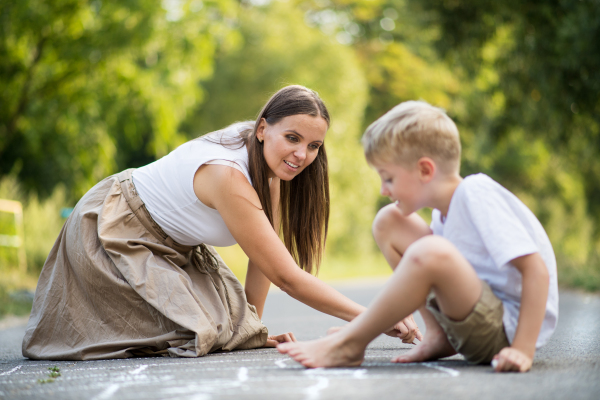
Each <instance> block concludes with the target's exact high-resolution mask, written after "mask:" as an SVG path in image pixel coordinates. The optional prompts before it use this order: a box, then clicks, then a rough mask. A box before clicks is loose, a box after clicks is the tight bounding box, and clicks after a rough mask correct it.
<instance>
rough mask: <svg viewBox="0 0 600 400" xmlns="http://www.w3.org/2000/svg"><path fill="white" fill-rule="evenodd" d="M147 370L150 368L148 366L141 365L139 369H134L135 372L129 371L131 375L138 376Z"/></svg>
mask: <svg viewBox="0 0 600 400" xmlns="http://www.w3.org/2000/svg"><path fill="white" fill-rule="evenodd" d="M146 368H148V366H147V365H140V366H139V367H138V368H136V369H134V370H133V371H129V373H130V374H131V375H137V374H139V373H140V372H142V371H143V370H145V369H146Z"/></svg>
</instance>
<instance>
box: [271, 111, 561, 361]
mask: <svg viewBox="0 0 600 400" xmlns="http://www.w3.org/2000/svg"><path fill="white" fill-rule="evenodd" d="M363 145H364V148H365V154H366V157H367V160H368V162H369V163H370V164H371V165H372V166H373V167H374V168H375V169H376V170H377V172H378V173H379V175H380V177H381V194H383V195H385V196H389V197H390V198H391V199H392V200H393V201H395V203H393V204H390V205H388V206H386V207H384V208H383V209H381V211H380V212H379V213H378V214H377V217H376V219H375V222H374V224H373V232H374V236H375V240H376V241H377V244H378V245H379V248H380V249H381V251H382V252H383V254H384V256H385V258H386V260H387V261H388V263H389V264H390V265H391V266H392V268H394V269H395V271H394V274H393V275H392V277H391V278H390V280H389V281H388V283H387V285H386V286H385V288H384V289H383V291H382V292H381V293H380V294H379V295H378V296H377V297H376V299H375V300H374V301H373V303H372V304H371V306H370V307H369V309H368V310H367V311H365V312H364V313H363V314H361V315H360V316H358V317H357V318H355V319H354V320H353V321H352V322H351V323H349V324H348V325H346V326H345V327H344V328H343V329H341V330H339V331H338V332H336V333H334V334H332V335H329V336H326V337H324V338H322V339H319V340H316V341H312V342H296V343H284V344H280V345H279V346H277V348H278V350H279V351H280V352H282V353H287V354H289V355H290V356H291V357H292V358H294V359H295V360H296V361H298V362H300V363H302V364H303V365H305V366H307V367H335V366H346V365H358V364H360V363H361V362H362V361H363V358H364V352H365V348H366V346H367V344H368V343H369V342H370V341H372V340H373V339H375V338H376V337H377V336H378V335H379V334H381V333H382V332H384V331H387V330H388V329H389V328H390V327H391V326H392V325H394V324H395V323H396V322H398V321H400V320H402V319H403V318H404V317H406V316H408V315H409V314H410V313H412V312H414V311H415V310H417V309H419V311H420V312H421V315H422V317H423V319H424V321H425V324H426V328H427V329H426V332H425V337H424V339H423V341H422V342H421V343H419V344H418V345H417V346H416V347H415V348H413V349H411V350H410V351H409V352H407V353H406V354H403V355H401V356H398V357H396V358H395V359H394V360H393V361H394V362H415V361H426V360H431V359H437V358H440V357H446V356H450V355H453V354H455V353H456V352H459V353H461V354H462V355H463V356H464V357H465V358H466V359H467V360H468V361H470V362H473V363H490V362H491V361H492V360H493V359H496V360H497V365H496V367H495V368H496V370H497V371H521V372H524V371H528V370H529V369H530V368H531V363H532V360H533V356H534V353H535V350H536V347H540V346H542V345H543V344H544V343H546V341H547V340H548V338H549V337H550V335H551V334H552V332H553V331H554V328H555V327H556V322H557V318H558V288H557V282H556V261H555V258H554V253H553V250H552V246H551V244H550V241H549V239H548V236H547V235H546V233H545V231H544V229H543V228H542V225H541V224H540V223H539V221H538V220H537V219H536V217H535V216H534V215H533V213H532V212H531V211H530V210H529V209H528V208H527V207H526V206H525V205H524V204H523V203H522V202H521V201H520V200H519V199H518V198H517V197H515V196H514V195H513V194H512V193H510V192H509V191H508V190H506V189H505V188H503V187H502V186H501V185H500V184H498V183H496V182H495V181H494V180H492V179H491V178H489V177H488V176H486V175H483V174H477V175H471V176H468V177H466V178H465V179H462V178H461V177H460V175H459V168H460V141H459V136H458V130H457V128H456V125H454V123H453V122H452V120H451V119H450V118H449V117H448V116H447V115H446V114H445V113H444V111H443V110H441V109H438V108H435V107H432V106H430V105H429V104H427V103H425V102H415V101H410V102H405V103H402V104H400V105H398V106H396V107H395V108H393V109H392V110H391V111H389V112H388V113H387V114H385V115H384V116H383V117H381V118H380V119H379V120H377V121H375V122H374V123H373V124H372V125H371V126H369V128H368V129H367V131H366V133H365V135H364V137H363ZM423 207H431V208H433V209H434V210H433V215H432V223H431V227H429V226H427V224H426V223H425V221H423V219H421V218H420V217H419V216H418V215H417V214H415V211H417V210H419V209H420V208H423ZM431 233H433V235H431Z"/></svg>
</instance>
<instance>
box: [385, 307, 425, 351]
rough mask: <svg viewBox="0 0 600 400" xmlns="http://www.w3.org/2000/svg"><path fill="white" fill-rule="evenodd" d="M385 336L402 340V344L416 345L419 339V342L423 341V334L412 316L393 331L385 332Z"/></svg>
mask: <svg viewBox="0 0 600 400" xmlns="http://www.w3.org/2000/svg"><path fill="white" fill-rule="evenodd" d="M385 334H386V335H388V336H391V337H397V338H400V339H402V343H411V344H415V343H414V341H415V339H419V341H421V340H423V334H422V333H421V331H420V330H419V327H418V326H417V323H416V322H415V319H414V318H413V315H412V314H410V315H409V316H408V317H406V318H404V319H403V320H402V321H400V322H398V323H397V324H396V325H394V326H393V327H392V329H390V330H389V331H387V332H385Z"/></svg>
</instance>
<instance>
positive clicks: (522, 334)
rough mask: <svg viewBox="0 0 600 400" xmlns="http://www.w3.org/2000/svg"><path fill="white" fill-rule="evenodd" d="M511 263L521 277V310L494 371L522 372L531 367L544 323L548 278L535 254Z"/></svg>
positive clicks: (499, 354)
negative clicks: (508, 344) (514, 331)
mask: <svg viewBox="0 0 600 400" xmlns="http://www.w3.org/2000/svg"><path fill="white" fill-rule="evenodd" d="M511 264H512V265H514V266H515V268H517V269H518V270H519V272H521V275H522V277H523V286H522V293H521V309H520V312H519V323H518V325H517V331H516V333H515V338H514V340H513V343H512V345H511V346H510V347H506V348H504V349H502V351H500V353H498V354H497V355H496V357H495V358H496V359H497V365H496V371H519V372H526V371H528V370H529V369H530V368H531V364H532V362H533V356H534V354H535V344H536V342H537V338H538V335H539V334H540V329H541V327H542V323H543V322H544V315H545V314H546V301H547V300H548V284H549V279H550V277H549V274H548V269H547V268H546V264H545V263H544V260H543V259H542V257H541V256H540V254H539V253H533V254H529V255H526V256H522V257H518V258H515V259H514V260H512V261H511Z"/></svg>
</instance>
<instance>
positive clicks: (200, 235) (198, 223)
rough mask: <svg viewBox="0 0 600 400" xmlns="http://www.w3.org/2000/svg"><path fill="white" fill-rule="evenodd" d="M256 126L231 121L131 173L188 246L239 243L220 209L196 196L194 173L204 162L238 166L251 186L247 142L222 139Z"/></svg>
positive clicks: (163, 222) (158, 215) (164, 224)
mask: <svg viewBox="0 0 600 400" xmlns="http://www.w3.org/2000/svg"><path fill="white" fill-rule="evenodd" d="M252 127H253V122H240V123H237V124H233V125H231V126H229V127H227V128H225V129H223V130H221V131H217V132H213V133H210V134H208V135H205V136H203V137H201V138H198V139H194V140H191V141H189V142H187V143H184V144H182V145H181V146H179V147H178V148H177V149H175V150H173V151H172V152H171V153H169V154H167V155H166V156H164V157H163V158H161V159H159V160H157V161H155V162H153V163H151V164H148V165H146V166H144V167H141V168H138V169H136V170H135V171H134V172H133V183H134V185H135V189H136V190H137V192H138V194H139V195H140V198H141V199H142V201H143V202H144V204H145V205H146V208H147V209H148V212H149V213H150V215H151V216H152V218H153V219H154V221H156V223H157V224H158V225H159V226H160V227H161V228H162V229H163V230H164V231H165V233H166V234H167V235H169V236H170V237H171V238H172V239H173V240H174V241H176V242H178V243H180V244H183V245H187V246H196V245H199V244H201V243H206V244H208V245H211V246H220V247H224V246H232V245H234V244H235V243H236V241H235V239H234V238H233V236H231V233H230V232H229V229H227V226H226V225H225V222H224V221H223V218H221V215H220V214H219V212H218V211H217V210H215V209H212V208H210V207H208V206H206V205H205V204H204V203H202V202H201V201H200V200H198V197H197V196H196V193H195V192H194V175H195V174H196V171H197V170H198V168H200V166H201V165H203V164H222V165H228V166H230V167H233V168H236V169H238V170H239V171H241V172H242V173H243V174H244V176H245V177H246V178H247V179H248V182H250V184H252V181H251V180H250V174H249V172H248V152H247V151H246V146H245V145H244V146H242V147H241V148H239V149H237V147H239V146H238V145H233V146H223V145H221V144H220V143H221V140H222V143H225V144H227V143H231V142H232V139H235V138H238V137H239V132H241V131H243V130H245V129H252ZM207 139H209V140H207ZM214 142H216V143H214ZM229 147H232V148H229ZM207 189H208V190H210V189H209V188H207Z"/></svg>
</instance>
